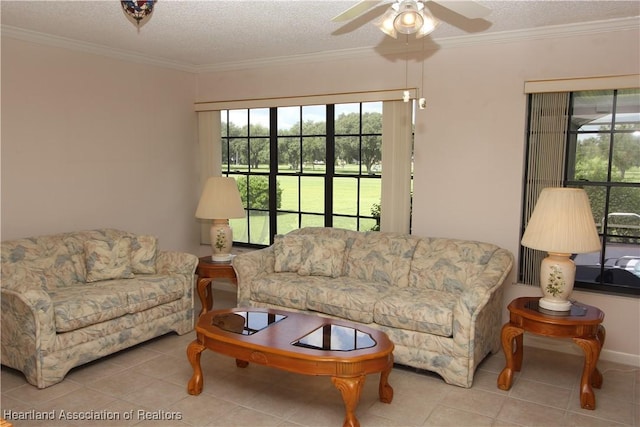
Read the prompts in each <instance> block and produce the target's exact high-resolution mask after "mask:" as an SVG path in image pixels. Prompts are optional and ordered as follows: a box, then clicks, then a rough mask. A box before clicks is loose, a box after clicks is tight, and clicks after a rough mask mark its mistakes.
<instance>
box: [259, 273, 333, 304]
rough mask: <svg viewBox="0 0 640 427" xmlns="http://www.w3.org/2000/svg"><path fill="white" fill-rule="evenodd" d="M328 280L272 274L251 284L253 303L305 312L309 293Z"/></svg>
mask: <svg viewBox="0 0 640 427" xmlns="http://www.w3.org/2000/svg"><path fill="white" fill-rule="evenodd" d="M326 280H327V279H326V278H322V279H321V278H320V277H313V276H300V275H298V274H297V273H290V272H289V273H272V274H268V275H266V276H263V277H260V278H258V279H254V280H253V281H252V282H251V297H250V298H251V301H257V302H261V303H266V304H272V305H278V306H282V307H290V308H296V309H299V310H304V309H306V308H307V291H308V290H309V289H311V288H313V287H315V286H322V283H324V282H325V281H326Z"/></svg>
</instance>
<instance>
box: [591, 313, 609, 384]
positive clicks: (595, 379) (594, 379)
mask: <svg viewBox="0 0 640 427" xmlns="http://www.w3.org/2000/svg"><path fill="white" fill-rule="evenodd" d="M606 335H607V333H606V331H605V329H604V326H602V325H598V332H596V339H597V340H598V342H599V343H600V351H602V347H603V346H604V339H605V337H606ZM591 385H592V386H593V387H595V388H601V387H602V374H601V373H600V371H599V370H598V366H596V367H595V369H594V370H593V374H591Z"/></svg>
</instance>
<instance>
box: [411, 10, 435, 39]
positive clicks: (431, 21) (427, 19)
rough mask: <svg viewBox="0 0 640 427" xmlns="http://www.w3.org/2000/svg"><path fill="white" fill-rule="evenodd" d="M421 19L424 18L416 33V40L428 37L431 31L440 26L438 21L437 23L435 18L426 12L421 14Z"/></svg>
mask: <svg viewBox="0 0 640 427" xmlns="http://www.w3.org/2000/svg"><path fill="white" fill-rule="evenodd" d="M423 17H424V23H423V24H422V27H421V28H420V29H419V30H418V32H417V33H416V38H418V39H419V38H421V37H424V36H428V35H429V34H431V33H432V32H433V30H435V29H436V27H437V26H438V25H439V24H440V21H438V20H437V19H436V18H434V17H433V15H431V14H430V13H429V12H428V11H426V10H425V11H424V12H423Z"/></svg>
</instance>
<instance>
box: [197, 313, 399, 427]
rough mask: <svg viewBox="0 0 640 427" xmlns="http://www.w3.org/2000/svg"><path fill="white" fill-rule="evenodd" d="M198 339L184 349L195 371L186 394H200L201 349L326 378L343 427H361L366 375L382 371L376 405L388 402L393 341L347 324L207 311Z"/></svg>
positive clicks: (290, 315)
mask: <svg viewBox="0 0 640 427" xmlns="http://www.w3.org/2000/svg"><path fill="white" fill-rule="evenodd" d="M196 334H197V339H196V340H194V341H193V342H191V343H190V344H189V346H188V347H187V357H188V358H189V363H191V366H192V367H193V375H192V377H191V379H190V380H189V385H188V391H189V394H195V395H197V394H200V393H201V392H202V386H203V378H202V368H201V366H200V355H201V353H202V352H203V351H204V350H205V349H209V350H212V351H215V352H217V353H221V354H225V355H227V356H231V357H234V358H235V359H236V365H237V366H238V367H241V368H244V367H247V366H248V364H249V362H253V363H258V364H260V365H265V366H270V367H273V368H278V369H282V370H285V371H290V372H295V373H299V374H306V375H325V376H330V377H331V381H332V382H333V384H334V385H335V387H336V388H337V389H338V390H339V391H340V393H341V394H342V399H343V401H344V405H345V409H346V416H345V419H344V426H345V427H355V426H359V425H360V423H359V422H358V419H357V418H356V416H355V409H356V406H357V405H358V401H359V400H360V393H361V391H362V386H363V385H364V380H365V376H366V375H367V374H372V373H377V372H380V383H379V386H378V394H379V396H380V401H382V402H384V403H391V401H392V400H393V388H392V387H391V386H390V385H389V382H388V379H389V374H390V373H391V369H392V368H393V343H392V342H391V341H390V340H389V338H388V337H387V335H386V334H385V333H383V332H381V331H377V330H374V329H371V328H367V327H364V326H360V325H356V324H353V323H350V322H346V321H339V320H336V319H330V318H326V317H320V316H315V315H312V314H304V313H291V312H287V311H281V310H273V309H262V308H233V309H226V310H217V311H209V312H207V313H205V314H204V315H202V316H200V318H199V319H198V323H197V325H196Z"/></svg>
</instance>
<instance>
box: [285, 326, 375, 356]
mask: <svg viewBox="0 0 640 427" xmlns="http://www.w3.org/2000/svg"><path fill="white" fill-rule="evenodd" d="M292 344H293V345H295V346H298V347H306V348H313V349H316V350H328V351H352V350H361V349H364V348H370V347H373V346H375V345H376V342H375V340H374V339H373V338H372V337H371V335H369V334H367V333H365V332H362V331H359V330H357V329H354V328H349V327H346V326H340V325H323V326H321V327H319V328H317V329H315V330H313V331H312V332H310V333H308V334H307V335H305V336H303V337H302V338H300V339H298V340H296V341H294V342H293V343H292Z"/></svg>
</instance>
